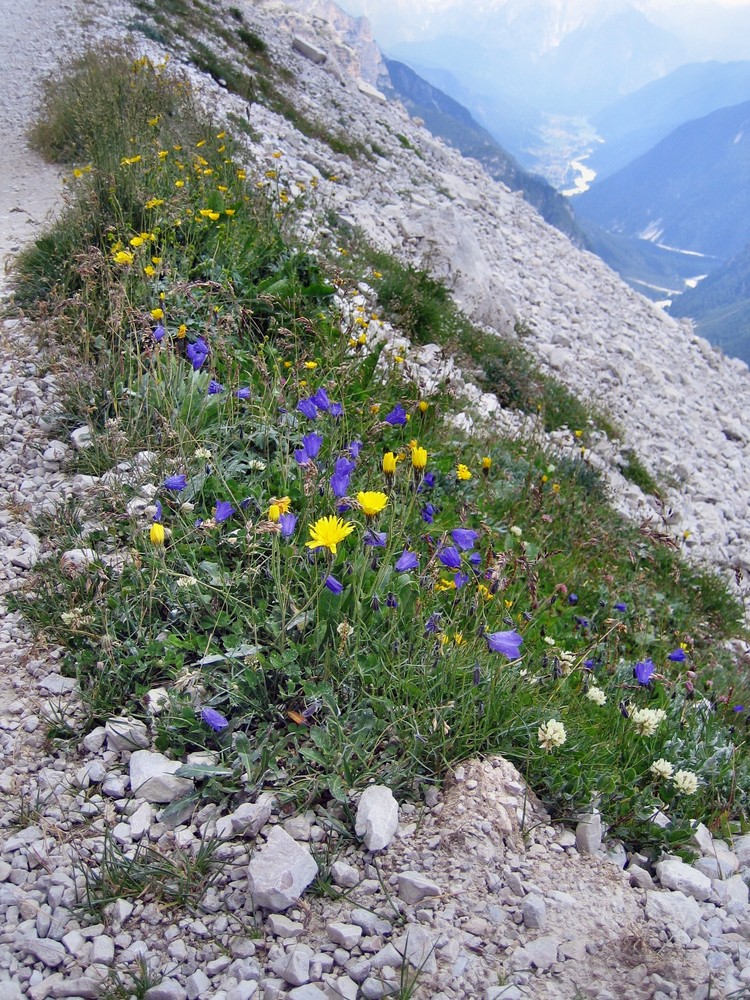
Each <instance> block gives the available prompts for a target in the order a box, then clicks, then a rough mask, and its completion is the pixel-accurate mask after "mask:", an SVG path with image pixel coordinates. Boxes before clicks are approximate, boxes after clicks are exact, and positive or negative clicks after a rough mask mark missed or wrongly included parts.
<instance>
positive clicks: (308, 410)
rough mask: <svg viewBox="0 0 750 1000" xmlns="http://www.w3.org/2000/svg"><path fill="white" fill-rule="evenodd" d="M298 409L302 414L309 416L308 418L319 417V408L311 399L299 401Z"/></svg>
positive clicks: (314, 418) (315, 418)
mask: <svg viewBox="0 0 750 1000" xmlns="http://www.w3.org/2000/svg"><path fill="white" fill-rule="evenodd" d="M297 409H298V410H299V412H300V413H301V414H303V416H305V417H307V419H308V420H317V419H318V408H317V406H316V405H315V403H313V401H312V400H311V399H301V400H300V401H299V403H297Z"/></svg>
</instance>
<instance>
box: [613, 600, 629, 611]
mask: <svg viewBox="0 0 750 1000" xmlns="http://www.w3.org/2000/svg"><path fill="white" fill-rule="evenodd" d="M613 607H614V609H615V611H627V610H628V606H627V604H626V603H625V602H624V601H618V602H617V604H615V605H613Z"/></svg>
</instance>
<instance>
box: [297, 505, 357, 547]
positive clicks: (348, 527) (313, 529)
mask: <svg viewBox="0 0 750 1000" xmlns="http://www.w3.org/2000/svg"><path fill="white" fill-rule="evenodd" d="M353 531H354V525H353V524H352V523H351V522H350V521H344V520H343V519H342V518H340V517H336V515H335V514H332V515H331V516H330V517H321V518H319V519H318V520H317V521H316V522H315V524H311V525H310V541H309V542H305V545H306V547H307V548H309V549H328V551H329V552H331V553H332V554H333V555H336V546H337V545H338V544H339V542H343V540H344V539H345V538H346V537H347V536H348V535H351V533H352V532H353Z"/></svg>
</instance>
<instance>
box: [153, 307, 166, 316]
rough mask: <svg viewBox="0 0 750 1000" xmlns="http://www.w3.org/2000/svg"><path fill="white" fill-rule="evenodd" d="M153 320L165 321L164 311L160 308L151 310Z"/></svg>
mask: <svg viewBox="0 0 750 1000" xmlns="http://www.w3.org/2000/svg"><path fill="white" fill-rule="evenodd" d="M151 319H164V310H163V309H162V308H160V307H159V306H157V307H156V309H152V310H151Z"/></svg>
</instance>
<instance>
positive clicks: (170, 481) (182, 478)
mask: <svg viewBox="0 0 750 1000" xmlns="http://www.w3.org/2000/svg"><path fill="white" fill-rule="evenodd" d="M162 485H163V486H164V489H165V490H174V491H175V493H181V492H182V490H184V489H185V487H186V486H187V476H186V475H185V473H184V472H180V473H179V474H178V475H175V476H167V478H166V479H165V480H164V482H163V483H162Z"/></svg>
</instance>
